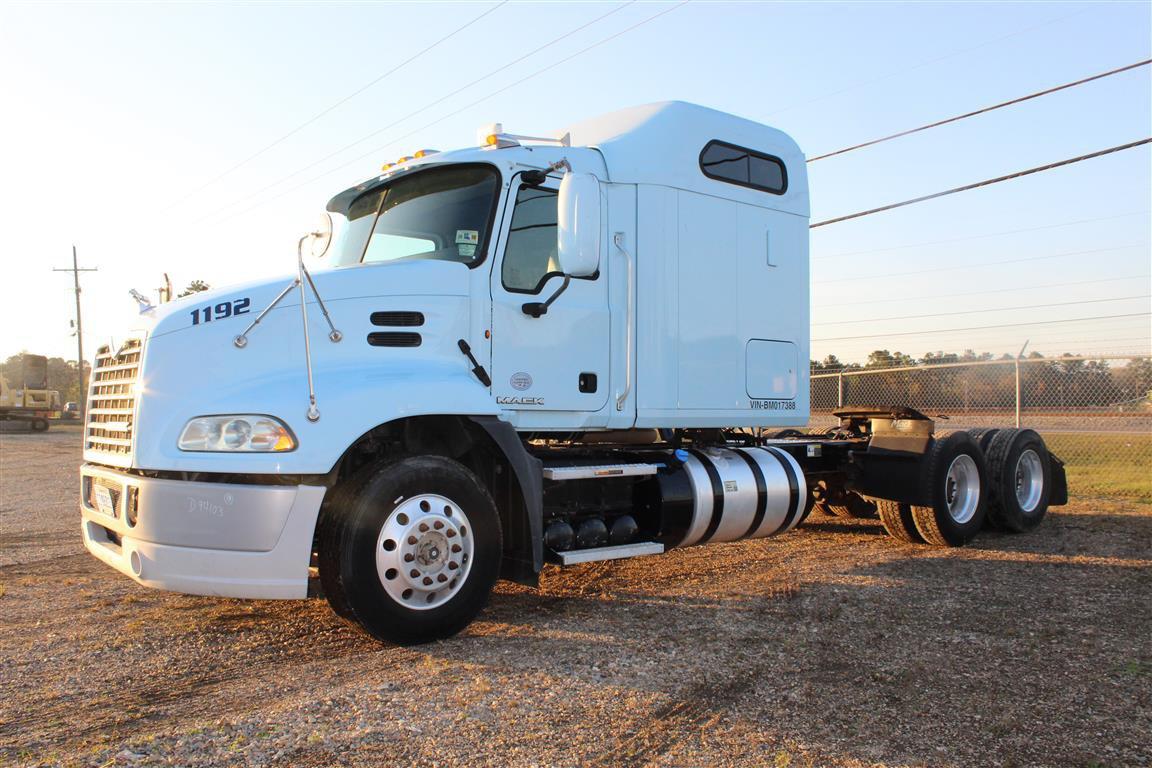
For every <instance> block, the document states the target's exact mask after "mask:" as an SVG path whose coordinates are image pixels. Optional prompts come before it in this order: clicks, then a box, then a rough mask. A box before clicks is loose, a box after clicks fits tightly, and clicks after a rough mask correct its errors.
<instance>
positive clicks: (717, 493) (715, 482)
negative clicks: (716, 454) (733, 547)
mask: <svg viewBox="0 0 1152 768" xmlns="http://www.w3.org/2000/svg"><path fill="white" fill-rule="evenodd" d="M691 454H692V455H693V456H695V457H696V458H697V459H699V460H700V463H701V464H702V465H703V467H704V471H705V472H707V473H708V480H709V482H711V483H712V519H711V520H709V521H708V527H707V528H706V529H705V530H704V535H703V536H701V537H700V540H699V541H697V542H696V543H697V544H705V543H707V542H708V541H709V540H710V539H711V538H712V537H713V536H715V535H716V530H717V529H718V528H719V527H720V521H721V519H723V517H724V483H722V482H721V481H720V473H719V472H718V471H716V465H715V464H713V463H712V459H710V458H708V455H707V454H705V453H704V452H703V451H697V450H692V451H691Z"/></svg>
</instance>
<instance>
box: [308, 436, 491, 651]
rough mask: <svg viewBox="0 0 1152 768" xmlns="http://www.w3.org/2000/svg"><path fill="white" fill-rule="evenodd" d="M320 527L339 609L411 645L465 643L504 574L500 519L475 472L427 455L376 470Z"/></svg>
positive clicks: (330, 589) (357, 482)
mask: <svg viewBox="0 0 1152 768" xmlns="http://www.w3.org/2000/svg"><path fill="white" fill-rule="evenodd" d="M350 482H351V485H350V486H349V487H348V488H347V489H346V490H345V492H344V493H340V494H338V496H337V498H338V499H340V502H341V506H342V507H343V508H342V509H333V510H330V511H329V512H328V513H327V514H325V515H324V517H323V519H322V521H321V531H320V542H321V553H320V576H321V582H322V584H323V587H324V592H325V595H326V596H327V598H328V600H329V602H330V603H331V604H332V607H333V608H334V609H335V610H336V612H337V613H339V614H340V615H342V616H344V617H345V618H348V619H351V620H354V621H356V622H357V623H358V624H359V625H360V626H361V627H363V628H364V630H365V631H366V632H368V633H369V634H371V635H372V636H373V637H376V638H378V639H380V640H386V641H389V642H394V643H399V644H402V645H409V644H416V643H425V642H429V641H432V640H437V639H440V638H444V637H449V636H451V635H454V634H456V633H457V632H459V631H460V630H461V629H463V628H464V627H465V626H467V625H468V624H469V623H470V622H471V621H472V619H473V618H475V617H476V615H477V614H478V613H479V612H480V610H481V609H482V608H483V607H484V605H485V604H486V603H487V601H488V595H489V593H490V592H491V590H492V585H493V584H495V582H496V577H497V575H498V573H499V569H500V558H501V551H502V545H501V531H500V516H499V515H498V514H497V511H496V504H495V503H494V502H493V501H492V497H491V495H490V494H489V493H488V490H487V489H486V488H485V487H484V485H483V484H482V483H481V482H480V481H479V479H478V478H477V477H476V476H475V475H474V474H473V473H472V472H470V471H469V470H468V469H467V468H466V467H464V466H463V465H461V464H460V463H458V462H456V461H453V460H452V459H448V458H444V457H440V456H419V457H410V458H406V459H401V460H399V461H394V462H391V463H382V464H378V465H375V466H373V467H370V468H368V469H367V470H365V471H364V472H362V473H361V474H360V475H358V476H356V477H355V478H354V479H353V480H351V481H350Z"/></svg>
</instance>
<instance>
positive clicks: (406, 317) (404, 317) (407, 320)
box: [371, 312, 424, 327]
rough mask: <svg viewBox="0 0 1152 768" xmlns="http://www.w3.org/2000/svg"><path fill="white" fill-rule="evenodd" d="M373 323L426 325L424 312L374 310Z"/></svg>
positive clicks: (407, 325) (410, 325)
mask: <svg viewBox="0 0 1152 768" xmlns="http://www.w3.org/2000/svg"><path fill="white" fill-rule="evenodd" d="M371 320H372V325H384V326H394V327H400V326H403V327H415V326H419V325H424V313H423V312H373V313H372V317H371Z"/></svg>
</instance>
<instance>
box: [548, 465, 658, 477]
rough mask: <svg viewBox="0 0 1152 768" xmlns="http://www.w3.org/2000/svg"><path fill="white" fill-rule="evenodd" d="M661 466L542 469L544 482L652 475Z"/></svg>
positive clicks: (597, 466)
mask: <svg viewBox="0 0 1152 768" xmlns="http://www.w3.org/2000/svg"><path fill="white" fill-rule="evenodd" d="M662 466H664V465H663V464H596V465H591V466H576V467H544V479H545V480H591V479H594V478H599V477H643V476H644V475H654V474H656V473H657V472H659V471H660V468H661V467H662Z"/></svg>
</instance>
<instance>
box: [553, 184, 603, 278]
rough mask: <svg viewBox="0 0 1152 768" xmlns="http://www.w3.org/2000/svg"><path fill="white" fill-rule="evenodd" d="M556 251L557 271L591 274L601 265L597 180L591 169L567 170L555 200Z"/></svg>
mask: <svg viewBox="0 0 1152 768" xmlns="http://www.w3.org/2000/svg"><path fill="white" fill-rule="evenodd" d="M557 205H558V209H557V219H556V223H557V227H556V254H557V260H558V261H559V262H560V271H561V272H563V273H564V274H565V275H568V276H569V277H590V276H592V275H594V274H596V270H597V269H599V268H600V238H601V233H600V180H599V179H597V178H596V177H595V176H593V175H592V174H590V173H571V172H569V173H566V174H564V178H563V179H562V180H561V181H560V200H559V202H558V203H557Z"/></svg>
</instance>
